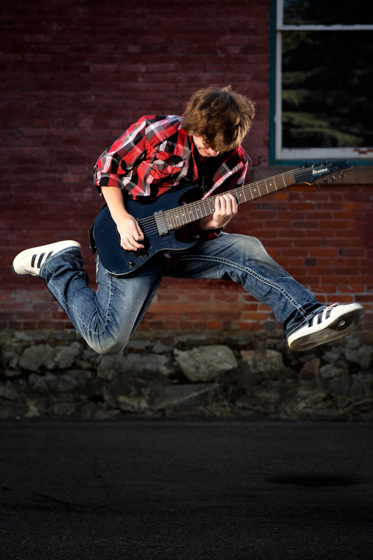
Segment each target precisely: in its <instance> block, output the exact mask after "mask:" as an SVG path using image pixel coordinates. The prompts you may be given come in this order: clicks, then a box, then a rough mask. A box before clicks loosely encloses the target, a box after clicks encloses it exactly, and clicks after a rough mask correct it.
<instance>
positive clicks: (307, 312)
mask: <svg viewBox="0 0 373 560" xmlns="http://www.w3.org/2000/svg"><path fill="white" fill-rule="evenodd" d="M253 117H254V105H253V103H252V101H251V100H250V99H249V98H247V97H245V96H243V95H240V94H238V93H236V92H234V91H232V89H231V88H230V87H229V86H228V87H224V88H219V87H217V86H212V87H209V88H207V89H203V90H200V91H197V92H196V93H195V94H194V95H193V96H192V97H191V99H190V101H189V103H188V105H187V108H186V110H185V113H184V114H183V116H182V117H181V116H176V115H166V116H164V115H161V116H156V115H148V116H143V117H141V118H140V119H139V120H138V121H137V122H136V123H135V124H133V125H132V126H130V127H129V129H128V130H127V131H126V132H125V133H124V134H123V135H122V136H121V137H120V138H119V139H118V140H116V141H115V142H114V144H113V145H112V146H111V147H110V148H108V149H107V150H105V152H104V153H103V154H102V155H101V156H100V158H99V159H98V161H97V163H96V166H95V169H94V178H95V184H96V187H97V189H98V191H99V193H100V194H102V195H103V197H104V199H105V202H106V204H107V206H108V208H109V211H110V214H111V217H112V219H113V220H114V222H115V224H116V228H117V230H118V234H119V236H120V244H121V247H122V248H123V249H124V250H125V251H139V250H142V249H143V248H144V244H145V242H146V240H145V237H144V232H143V230H142V228H141V226H140V223H139V222H138V221H137V220H136V219H135V217H134V216H133V215H131V213H129V212H128V211H127V207H126V201H127V200H134V201H139V200H144V198H143V197H148V199H149V200H152V199H156V198H157V197H159V196H167V192H168V191H171V190H172V189H175V188H177V187H178V186H179V185H180V184H182V183H183V182H187V181H189V182H190V183H191V184H192V183H194V184H195V183H197V184H198V185H199V189H198V191H197V194H198V197H199V198H200V199H206V198H208V197H209V196H210V195H211V194H212V193H214V195H219V196H217V198H216V200H215V207H214V209H213V211H212V213H211V215H208V216H205V217H203V218H201V219H199V220H195V221H194V222H193V223H192V224H189V225H188V226H186V227H185V228H184V229H185V231H183V232H182V234H183V235H185V236H186V238H188V239H194V240H195V241H196V243H195V245H194V246H193V248H192V249H191V250H189V251H188V252H187V253H182V254H178V256H177V258H176V259H175V258H173V255H172V254H171V255H164V254H161V253H160V254H158V255H157V256H156V257H154V258H152V259H151V260H149V262H148V263H146V264H145V265H144V266H142V267H141V269H139V271H138V272H137V273H136V274H134V275H130V276H125V277H117V276H115V275H113V274H111V273H110V272H108V271H107V270H106V269H105V268H104V266H103V265H102V263H101V261H100V259H99V258H97V283H98V289H97V292H94V291H93V290H92V289H91V288H90V287H89V286H88V277H87V274H86V272H85V271H84V269H83V262H82V257H81V252H80V245H79V243H78V242H76V241H60V242H57V243H52V244H49V245H44V246H42V247H36V248H32V249H27V250H25V251H22V252H21V253H20V254H19V255H17V257H16V258H15V259H14V261H13V268H14V271H15V272H16V273H17V274H19V275H24V274H32V275H34V276H41V277H42V278H43V279H44V280H45V282H46V285H47V287H48V288H49V290H50V291H51V293H52V294H53V295H54V297H55V298H56V299H57V301H58V302H59V303H60V305H61V306H62V307H63V309H64V310H65V312H66V313H67V315H68V317H69V319H70V320H71V322H72V324H73V325H74V326H75V328H76V329H77V330H78V332H79V333H80V334H81V336H82V337H83V338H84V339H85V340H86V342H87V343H88V344H89V346H90V347H91V348H93V349H94V350H95V351H96V352H98V353H100V354H115V353H119V352H121V351H122V350H123V349H124V348H125V346H126V345H127V343H128V341H129V340H130V338H131V336H132V335H133V333H134V332H135V330H136V328H137V326H138V325H139V323H140V321H141V319H142V317H143V316H144V314H145V312H146V310H147V308H148V306H149V304H150V302H151V300H152V298H153V296H154V294H155V292H156V290H157V287H158V285H159V283H160V281H161V279H162V277H164V276H167V277H174V278H189V279H199V278H210V279H225V280H233V281H234V282H237V283H238V284H240V285H241V286H242V287H243V288H244V289H245V290H246V291H247V292H249V293H250V294H252V295H253V296H254V297H255V298H256V299H257V300H258V301H260V302H262V303H264V304H266V305H267V306H268V307H270V308H271V309H272V310H273V313H274V315H275V317H276V319H277V321H279V322H280V323H281V325H282V327H283V329H284V332H285V335H286V337H287V341H288V344H289V347H290V348H291V349H292V350H298V351H299V350H307V349H309V348H312V347H314V346H318V345H319V344H323V343H325V342H330V341H333V340H336V339H338V338H341V337H344V336H346V335H347V334H349V333H350V332H352V331H353V330H355V329H356V328H357V327H358V326H359V324H360V323H361V321H362V319H363V316H364V310H363V308H362V307H361V306H360V305H359V304H357V303H352V304H347V305H339V304H333V305H331V306H325V305H324V304H322V303H320V302H319V301H318V300H317V299H316V298H315V296H314V295H313V294H312V293H311V292H310V291H309V290H308V289H306V288H305V287H304V286H302V285H301V284H299V283H298V282H296V280H294V278H292V276H291V275H290V274H289V273H288V272H286V271H285V270H284V269H283V268H282V267H281V266H280V265H278V264H277V263H276V262H275V261H274V260H273V259H272V258H271V257H270V256H269V255H268V253H267V252H266V250H265V249H264V247H263V245H262V243H261V242H260V241H259V240H258V239H256V238H255V237H249V236H246V235H239V234H227V233H224V232H223V231H222V229H223V228H224V226H225V225H226V224H227V223H228V222H229V221H230V220H231V219H232V218H233V217H234V216H235V214H236V213H237V211H238V203H237V199H236V197H235V196H233V195H232V194H231V193H230V192H229V191H230V190H231V189H232V188H236V187H238V186H240V185H242V184H243V180H244V177H245V174H246V171H247V167H248V162H249V158H248V156H247V154H246V153H245V151H244V150H243V148H242V147H241V143H242V141H243V139H244V137H245V135H246V134H247V132H248V131H249V129H250V127H251V123H252V119H253ZM195 192H196V191H194V193H195ZM194 196H195V194H194Z"/></svg>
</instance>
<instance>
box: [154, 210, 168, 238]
mask: <svg viewBox="0 0 373 560" xmlns="http://www.w3.org/2000/svg"><path fill="white" fill-rule="evenodd" d="M154 218H155V223H156V224H157V229H158V233H159V235H160V236H161V237H162V236H163V235H167V234H168V229H167V225H166V220H165V218H164V212H162V210H160V211H159V212H155V213H154Z"/></svg>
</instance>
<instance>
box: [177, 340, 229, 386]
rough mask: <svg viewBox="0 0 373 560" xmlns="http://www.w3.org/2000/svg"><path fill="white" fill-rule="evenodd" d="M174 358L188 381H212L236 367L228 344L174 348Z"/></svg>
mask: <svg viewBox="0 0 373 560" xmlns="http://www.w3.org/2000/svg"><path fill="white" fill-rule="evenodd" d="M175 359H176V362H177V363H178V364H179V366H180V368H181V369H182V372H183V373H184V375H185V376H186V377H187V378H188V379H189V380H190V381H199V382H206V381H214V380H215V379H217V378H218V377H219V375H220V374H222V373H226V372H228V371H231V370H232V369H234V368H236V367H237V360H236V358H235V355H234V353H233V351H232V350H231V349H230V348H228V346H217V345H212V346H199V347H197V348H193V349H192V350H186V351H180V350H176V349H175Z"/></svg>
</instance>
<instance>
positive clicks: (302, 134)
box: [282, 0, 373, 148]
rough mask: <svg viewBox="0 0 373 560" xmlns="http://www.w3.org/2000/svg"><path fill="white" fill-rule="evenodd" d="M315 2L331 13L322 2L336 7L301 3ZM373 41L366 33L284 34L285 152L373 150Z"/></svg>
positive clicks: (370, 35)
mask: <svg viewBox="0 0 373 560" xmlns="http://www.w3.org/2000/svg"><path fill="white" fill-rule="evenodd" d="M359 3H360V2H359V1H357V2H354V4H355V7H356V9H355V10H354V13H356V12H358V11H359V10H358V9H357V8H358V5H359ZM285 4H299V2H295V1H292V0H289V1H287V2H285ZM311 4H312V6H313V5H315V6H317V7H318V6H321V8H320V9H321V11H322V12H323V13H327V10H326V8H325V6H324V7H323V4H326V5H328V6H329V5H331V4H335V3H334V2H329V1H328V2H325V0H323V1H322V2H321V0H320V1H317V2H302V5H305V6H310V5H311ZM340 4H343V3H340ZM346 4H350V2H346ZM319 23H320V22H319ZM349 23H351V22H349ZM372 38H373V31H362V30H360V31H332V30H331V31H329V32H319V31H301V32H299V31H288V32H286V31H285V32H284V33H283V39H282V145H283V148H313V147H330V148H331V147H334V148H335V147H337V148H341V147H359V146H373V92H372V87H373V86H372V84H373V71H372V67H373V64H372V61H373V41H372Z"/></svg>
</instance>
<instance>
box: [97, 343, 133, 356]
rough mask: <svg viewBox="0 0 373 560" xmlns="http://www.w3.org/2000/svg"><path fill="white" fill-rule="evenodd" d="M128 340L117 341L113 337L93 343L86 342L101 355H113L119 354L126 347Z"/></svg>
mask: <svg viewBox="0 0 373 560" xmlns="http://www.w3.org/2000/svg"><path fill="white" fill-rule="evenodd" d="M127 343H128V341H125V342H124V343H123V341H117V340H113V339H107V340H105V341H99V342H95V343H90V342H88V344H89V346H90V347H91V348H92V350H94V351H95V352H97V354H100V355H101V356H114V355H116V354H120V353H121V352H123V350H124V349H125V348H126V346H127Z"/></svg>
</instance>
